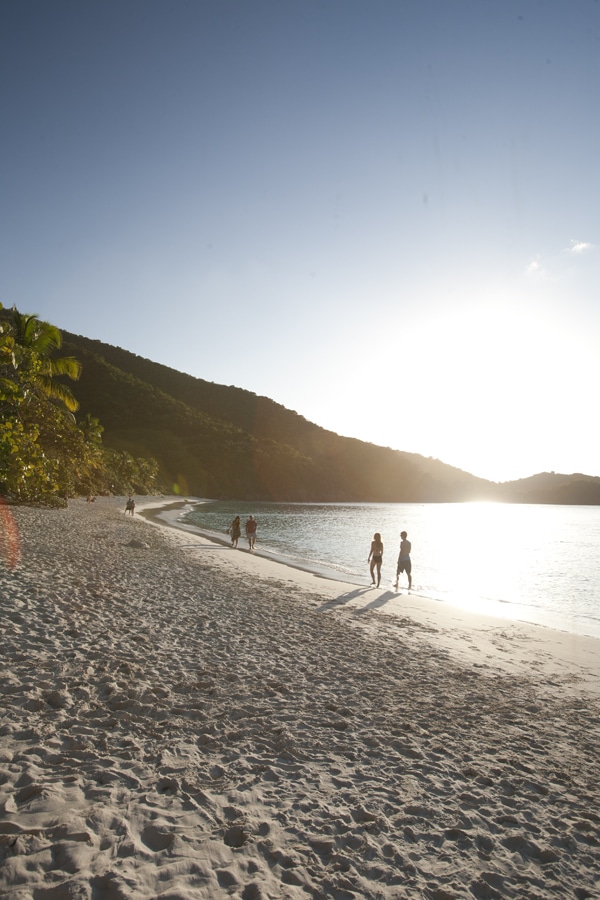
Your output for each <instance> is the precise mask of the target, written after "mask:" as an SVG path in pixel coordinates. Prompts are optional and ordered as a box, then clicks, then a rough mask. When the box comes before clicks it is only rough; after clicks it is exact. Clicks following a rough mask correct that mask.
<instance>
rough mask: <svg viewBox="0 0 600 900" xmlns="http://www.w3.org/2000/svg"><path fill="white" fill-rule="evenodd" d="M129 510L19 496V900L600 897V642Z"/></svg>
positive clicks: (3, 579) (4, 677)
mask: <svg viewBox="0 0 600 900" xmlns="http://www.w3.org/2000/svg"><path fill="white" fill-rule="evenodd" d="M152 502H154V504H155V505H158V504H164V503H167V502H168V498H167V499H165V500H160V499H157V500H156V501H147V505H148V506H151V505H152ZM142 505H143V504H142ZM124 506H125V503H124V500H122V499H120V498H116V499H104V498H100V499H99V500H98V501H97V502H96V503H93V504H87V503H86V502H85V501H79V500H77V501H71V502H70V503H69V507H68V509H65V510H40V509H33V508H12V510H11V511H12V514H13V516H14V519H15V521H16V523H17V525H18V528H19V531H20V535H21V545H22V546H21V561H20V563H19V565H18V566H17V567H16V568H15V569H12V570H11V569H9V568H8V567H7V566H6V565H4V564H3V563H2V562H0V603H1V613H2V667H1V670H0V697H1V701H0V704H1V705H0V897H3V896H6V897H11V898H16V900H30V898H35V900H99V898H107V900H113V898H114V900H121V898H136V900H138V898H139V900H142V898H147V900H149V898H164V900H192V898H225V897H234V898H241V900H264V898H290V900H291V898H293V900H296V898H306V897H309V898H315V900H321V898H323V900H325V898H334V900H349V898H378V900H380V898H381V900H388V898H390V900H391V898H394V900H395V898H411V900H412V898H415V900H416V898H428V900H458V898H465V900H466V898H470V900H472V898H478V900H487V898H502V897H512V898H532V900H533V898H536V900H543V898H553V897H556V898H565V897H573V898H580V900H581V898H588V897H598V896H600V788H599V784H600V754H599V752H598V747H599V746H600V740H599V739H600V718H599V715H598V714H599V711H600V654H599V652H598V650H599V647H600V642H598V641H597V640H594V639H593V638H581V637H576V636H573V635H569V634H566V633H563V632H556V631H552V630H550V629H544V628H540V627H536V626H531V625H526V624H522V623H513V622H510V621H508V620H498V619H491V618H487V617H482V616H475V615H472V614H469V613H466V612H464V611H461V610H458V609H455V608H453V607H450V606H448V605H447V604H444V603H436V602H433V601H428V600H425V599H423V598H419V597H417V596H414V595H408V594H401V595H400V596H396V595H395V594H392V593H391V592H389V593H388V592H387V591H385V590H381V591H379V590H374V589H367V588H362V587H357V586H356V585H349V584H344V583H342V582H335V581H329V580H327V579H324V578H319V577H317V576H315V575H312V574H310V573H306V572H301V571H299V570H296V569H293V568H290V567H287V566H282V565H281V564H278V563H274V562H271V561H269V560H266V559H262V558H260V557H259V556H257V555H251V554H249V553H247V552H245V550H243V549H242V550H231V549H230V548H229V547H227V546H222V545H219V544H215V543H211V542H210V541H208V540H206V539H204V538H202V537H199V536H197V535H196V534H192V533H189V532H187V531H184V530H177V529H174V528H171V527H169V525H168V520H161V519H157V518H155V517H154V518H153V519H151V520H146V519H144V518H143V517H142V516H140V515H139V514H136V515H135V516H134V517H130V516H125V513H124ZM139 508H140V507H139V506H138V510H139Z"/></svg>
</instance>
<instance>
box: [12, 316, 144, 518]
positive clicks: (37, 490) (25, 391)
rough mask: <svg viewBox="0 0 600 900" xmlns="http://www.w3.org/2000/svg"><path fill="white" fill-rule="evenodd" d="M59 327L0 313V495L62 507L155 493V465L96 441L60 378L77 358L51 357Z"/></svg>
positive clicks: (69, 373)
mask: <svg viewBox="0 0 600 900" xmlns="http://www.w3.org/2000/svg"><path fill="white" fill-rule="evenodd" d="M61 346H62V335H61V332H60V331H59V330H58V328H56V327H55V326H54V325H51V324H49V323H48V322H43V321H41V320H40V319H39V318H38V317H37V316H36V315H24V314H22V313H20V312H19V311H18V310H16V309H14V308H13V309H12V310H9V311H5V310H3V314H2V317H1V318H0V496H3V497H9V498H11V499H13V500H15V501H18V502H25V503H39V504H46V505H52V506H57V505H62V504H64V503H65V502H66V500H67V498H68V497H72V496H76V495H78V494H97V493H117V494H124V493H128V492H133V491H135V492H136V493H149V492H154V491H156V490H157V474H158V464H157V463H156V461H155V460H152V459H148V458H140V459H136V458H134V457H133V456H132V455H131V454H130V453H128V452H127V451H126V450H121V451H116V450H114V449H112V448H105V447H104V446H103V444H102V432H103V427H102V426H101V425H100V422H99V421H98V419H96V418H95V417H94V416H93V415H91V414H90V413H86V414H84V415H83V417H82V418H81V419H80V420H79V421H78V420H77V418H76V416H75V414H76V413H77V411H78V409H79V402H78V400H77V399H76V398H75V396H74V394H73V391H72V388H71V386H70V385H69V384H68V383H66V382H65V381H64V380H61V379H64V378H68V379H69V380H70V381H77V380H78V379H79V378H80V376H81V371H82V366H81V363H80V362H79V361H78V360H77V359H76V358H75V357H74V356H71V355H67V356H61V355H58V351H60V349H61Z"/></svg>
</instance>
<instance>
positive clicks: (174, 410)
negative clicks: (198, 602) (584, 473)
mask: <svg viewBox="0 0 600 900" xmlns="http://www.w3.org/2000/svg"><path fill="white" fill-rule="evenodd" d="M63 339H64V344H63V350H64V352H66V353H69V354H72V355H73V356H76V357H77V358H78V359H79V360H80V361H81V362H82V364H83V371H82V375H81V378H80V380H79V382H78V383H77V385H76V388H75V394H76V396H77V399H78V400H79V402H80V404H81V410H80V411H81V414H82V415H85V414H86V413H92V414H93V415H94V416H97V417H98V418H99V419H100V421H101V422H102V424H103V426H104V429H105V431H104V435H103V439H104V443H105V444H106V445H107V446H109V447H113V448H114V449H120V450H121V449H126V450H128V451H129V452H131V453H133V454H134V455H136V456H140V455H150V456H153V457H155V458H156V459H157V460H158V462H159V465H160V472H161V476H162V478H163V480H164V483H165V486H167V487H168V488H169V489H171V488H172V487H173V486H174V485H177V489H178V490H180V491H181V492H182V493H186V494H187V493H189V494H194V495H196V496H208V497H219V498H225V497H231V498H233V497H235V498H236V499H273V500H298V501H313V500H314V501H317V500H321V501H351V500H356V501H373V502H375V501H397V502H400V501H406V502H409V501H422V502H426V501H436V500H437V501H441V500H464V499H474V498H481V499H486V498H489V499H491V498H493V497H495V496H496V495H497V486H495V485H493V484H491V483H489V482H486V481H484V480H482V479H478V478H475V477H474V476H472V475H469V474H467V473H466V472H462V471H461V470H459V469H456V468H453V467H452V466H447V465H445V464H444V463H441V462H439V461H438V460H433V459H426V458H425V457H421V456H418V455H417V454H409V453H402V452H400V451H396V450H391V449H389V448H385V447H377V446H375V445H373V444H369V443H366V442H364V441H358V440H355V439H352V438H344V437H340V436H339V435H336V434H334V433H333V432H331V431H327V430H326V429H323V428H320V427H318V426H317V425H314V424H312V423H311V422H308V421H307V420H306V419H304V418H303V417H302V416H300V415H298V414H297V413H296V412H293V411H291V410H288V409H286V408H285V407H283V406H281V405H280V404H278V403H275V402H274V401H273V400H269V399H268V398H267V397H259V396H257V395H256V394H253V393H252V392H250V391H246V390H243V389H241V388H237V387H227V386H224V385H218V384H214V383H212V382H208V381H204V380H202V379H199V378H193V377H192V376H190V375H186V374H183V373H181V372H177V371H175V370H174V369H170V368H168V367H167V366H163V365H160V364H158V363H154V362H151V361H150V360H147V359H143V358H142V357H139V356H136V355H135V354H133V353H129V352H128V351H126V350H122V349H120V348H117V347H111V346H110V345H108V344H103V343H101V342H100V341H93V340H90V339H88V338H84V337H79V336H76V335H73V334H69V333H68V332H63Z"/></svg>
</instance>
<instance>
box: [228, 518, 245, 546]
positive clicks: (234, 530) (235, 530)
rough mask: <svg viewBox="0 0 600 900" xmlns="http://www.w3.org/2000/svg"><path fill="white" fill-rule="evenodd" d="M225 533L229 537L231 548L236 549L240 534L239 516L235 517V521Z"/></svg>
mask: <svg viewBox="0 0 600 900" xmlns="http://www.w3.org/2000/svg"><path fill="white" fill-rule="evenodd" d="M227 533H228V534H229V535H231V546H232V547H237V544H238V540H239V538H240V534H241V533H242V523H241V522H240V517H239V516H236V517H235V519H234V520H233V522H232V523H231V525H230V526H229V528H228V529H227Z"/></svg>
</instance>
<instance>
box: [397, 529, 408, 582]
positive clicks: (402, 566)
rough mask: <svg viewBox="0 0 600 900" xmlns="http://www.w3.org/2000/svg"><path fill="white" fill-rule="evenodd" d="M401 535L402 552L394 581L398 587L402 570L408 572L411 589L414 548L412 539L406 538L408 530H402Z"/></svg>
mask: <svg viewBox="0 0 600 900" xmlns="http://www.w3.org/2000/svg"><path fill="white" fill-rule="evenodd" d="M400 537H401V541H400V553H399V555H398V565H397V567H396V581H395V582H394V587H395V588H397V587H398V579H399V578H400V572H406V574H407V575H408V589H409V591H410V589H411V587H412V575H411V569H412V566H411V563H410V551H411V549H412V544H411V543H410V541H407V540H406V531H401V532H400Z"/></svg>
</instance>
